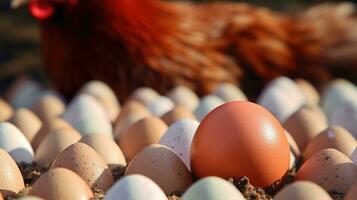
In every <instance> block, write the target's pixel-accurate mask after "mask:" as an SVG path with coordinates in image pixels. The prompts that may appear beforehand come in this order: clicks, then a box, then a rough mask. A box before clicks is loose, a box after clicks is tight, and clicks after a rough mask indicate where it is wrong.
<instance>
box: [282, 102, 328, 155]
mask: <svg viewBox="0 0 357 200" xmlns="http://www.w3.org/2000/svg"><path fill="white" fill-rule="evenodd" d="M327 127H328V124H327V119H326V117H325V115H324V113H323V112H322V110H321V109H320V108H319V107H317V106H303V107H302V108H300V109H299V110H298V111H296V112H295V113H294V114H293V115H291V116H290V117H289V118H288V119H287V120H286V121H285V123H284V128H285V129H286V130H287V131H288V132H289V133H290V134H291V136H293V138H294V139H295V141H296V143H297V144H298V145H299V149H300V150H301V151H304V150H305V148H306V146H307V145H308V143H309V142H310V140H311V139H312V138H314V137H315V136H316V135H318V134H319V133H320V132H321V131H323V130H325V129H326V128H327Z"/></svg>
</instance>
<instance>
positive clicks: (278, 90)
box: [257, 77, 305, 123]
mask: <svg viewBox="0 0 357 200" xmlns="http://www.w3.org/2000/svg"><path fill="white" fill-rule="evenodd" d="M257 102H258V104H260V105H262V106H263V107H265V108H266V109H268V110H269V111H270V112H272V113H273V114H274V115H275V117H277V118H278V119H279V121H280V122H282V123H283V122H285V120H286V119H287V118H288V117H290V115H292V114H293V113H294V112H296V111H297V110H298V109H299V108H300V107H301V106H303V105H304V104H305V97H304V95H303V94H302V92H301V91H300V89H299V87H298V86H297V85H296V84H295V83H294V82H293V81H292V80H290V79H289V78H287V77H279V78H276V79H274V80H273V81H271V82H270V83H269V84H268V85H267V86H266V87H265V88H264V90H263V92H262V93H261V94H260V96H259V98H258V101H257Z"/></svg>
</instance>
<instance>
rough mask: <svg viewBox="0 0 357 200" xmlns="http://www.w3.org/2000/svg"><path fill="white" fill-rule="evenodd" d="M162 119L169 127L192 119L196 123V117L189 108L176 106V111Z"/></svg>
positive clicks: (168, 113)
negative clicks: (180, 121) (177, 122)
mask: <svg viewBox="0 0 357 200" xmlns="http://www.w3.org/2000/svg"><path fill="white" fill-rule="evenodd" d="M161 119H162V120H163V121H164V122H165V123H166V124H167V125H168V126H170V125H171V124H173V123H175V122H176V121H178V120H181V119H190V120H195V121H196V117H195V116H194V115H193V114H192V112H191V111H190V110H188V109H187V108H185V107H181V106H176V107H175V108H174V109H172V110H171V111H169V112H167V113H166V114H164V115H163V116H162V117H161Z"/></svg>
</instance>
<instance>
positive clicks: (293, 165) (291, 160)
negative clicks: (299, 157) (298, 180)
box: [289, 151, 297, 169]
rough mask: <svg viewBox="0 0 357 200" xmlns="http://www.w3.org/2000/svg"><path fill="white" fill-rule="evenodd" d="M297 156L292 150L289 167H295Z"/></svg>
mask: <svg viewBox="0 0 357 200" xmlns="http://www.w3.org/2000/svg"><path fill="white" fill-rule="evenodd" d="M296 162H297V161H296V157H295V155H294V154H293V153H292V152H291V151H290V163H289V169H292V168H293V167H295V166H296Z"/></svg>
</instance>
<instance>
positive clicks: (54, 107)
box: [32, 95, 66, 123]
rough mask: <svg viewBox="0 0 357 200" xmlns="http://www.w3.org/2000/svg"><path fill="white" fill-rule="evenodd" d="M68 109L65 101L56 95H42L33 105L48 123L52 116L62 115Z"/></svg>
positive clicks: (35, 110)
mask: <svg viewBox="0 0 357 200" xmlns="http://www.w3.org/2000/svg"><path fill="white" fill-rule="evenodd" d="M65 109H66V106H65V105H64V103H63V101H62V100H61V99H59V98H58V97H57V96H55V95H44V96H42V97H41V98H40V99H39V100H38V101H37V102H36V103H35V104H34V106H33V107H32V110H33V111H34V112H35V113H36V114H37V116H39V117H40V118H41V120H42V121H43V122H45V123H47V122H48V121H49V120H51V119H52V118H57V117H60V116H61V115H62V114H63V113H64V111H65Z"/></svg>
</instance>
